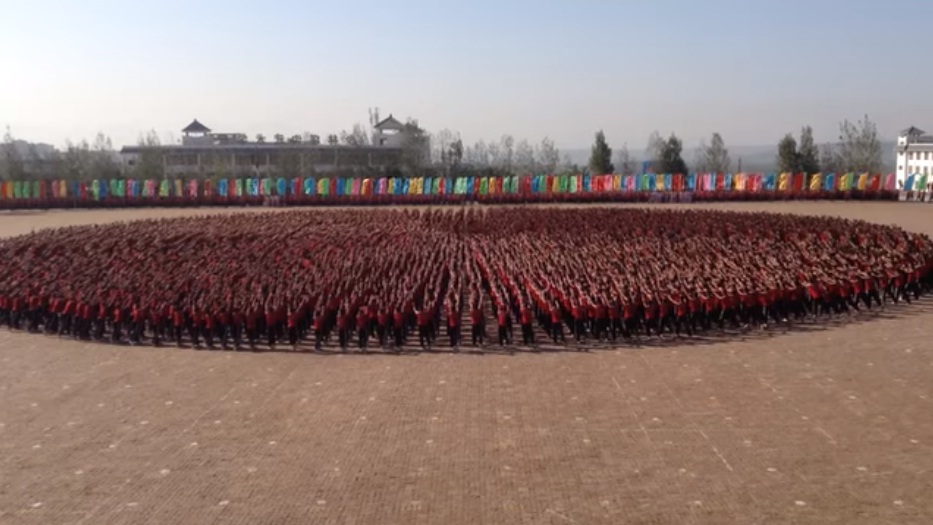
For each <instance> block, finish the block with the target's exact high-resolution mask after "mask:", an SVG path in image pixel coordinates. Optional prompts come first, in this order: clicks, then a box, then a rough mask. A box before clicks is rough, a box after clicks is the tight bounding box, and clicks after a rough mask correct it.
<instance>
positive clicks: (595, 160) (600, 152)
mask: <svg viewBox="0 0 933 525" xmlns="http://www.w3.org/2000/svg"><path fill="white" fill-rule="evenodd" d="M590 171H592V172H593V174H594V175H604V174H606V173H612V148H610V147H609V144H608V143H607V142H606V135H605V134H604V133H603V130H599V131H597V132H596V140H595V141H594V142H593V149H592V150H591V151H590Z"/></svg>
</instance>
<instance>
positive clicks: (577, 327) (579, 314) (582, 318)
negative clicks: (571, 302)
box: [570, 305, 586, 343]
mask: <svg viewBox="0 0 933 525" xmlns="http://www.w3.org/2000/svg"><path fill="white" fill-rule="evenodd" d="M570 312H571V314H572V315H573V335H574V337H576V339H577V342H578V343H579V342H580V341H582V340H583V338H584V337H585V335H586V334H585V332H586V307H584V306H579V305H577V306H573V307H571V308H570Z"/></svg>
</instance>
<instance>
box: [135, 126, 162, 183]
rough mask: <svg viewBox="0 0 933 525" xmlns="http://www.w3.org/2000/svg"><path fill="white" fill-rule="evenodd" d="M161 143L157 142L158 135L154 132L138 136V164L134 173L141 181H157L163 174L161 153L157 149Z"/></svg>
mask: <svg viewBox="0 0 933 525" xmlns="http://www.w3.org/2000/svg"><path fill="white" fill-rule="evenodd" d="M161 145H162V143H161V142H160V141H159V135H158V134H157V133H156V132H155V130H150V131H149V132H148V133H146V134H145V135H140V136H139V146H140V148H141V151H140V154H139V164H137V166H136V173H137V174H139V177H140V178H142V179H158V178H161V177H162V176H163V175H164V174H165V170H164V166H163V164H162V162H163V159H162V152H161V151H160V150H159V149H158V148H159V146H161Z"/></svg>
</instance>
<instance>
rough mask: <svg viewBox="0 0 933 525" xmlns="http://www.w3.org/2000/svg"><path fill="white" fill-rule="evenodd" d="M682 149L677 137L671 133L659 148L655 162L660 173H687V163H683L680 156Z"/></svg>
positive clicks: (682, 146)
mask: <svg viewBox="0 0 933 525" xmlns="http://www.w3.org/2000/svg"><path fill="white" fill-rule="evenodd" d="M683 149H684V145H683V143H682V142H681V141H680V139H679V138H677V135H675V134H673V133H671V136H670V137H668V139H667V140H665V141H664V142H663V145H662V146H661V152H660V157H659V158H658V162H657V164H658V169H659V170H660V172H661V173H687V163H686V162H684V159H683V157H682V156H681V154H682V153H683Z"/></svg>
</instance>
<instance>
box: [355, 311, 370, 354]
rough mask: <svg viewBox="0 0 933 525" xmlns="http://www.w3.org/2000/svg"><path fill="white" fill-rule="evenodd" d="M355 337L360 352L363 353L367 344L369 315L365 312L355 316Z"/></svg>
mask: <svg viewBox="0 0 933 525" xmlns="http://www.w3.org/2000/svg"><path fill="white" fill-rule="evenodd" d="M356 337H357V343H358V344H359V347H360V350H362V351H364V352H365V351H366V346H367V345H368V344H369V315H368V314H367V313H366V312H363V311H360V312H359V313H358V314H356Z"/></svg>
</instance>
